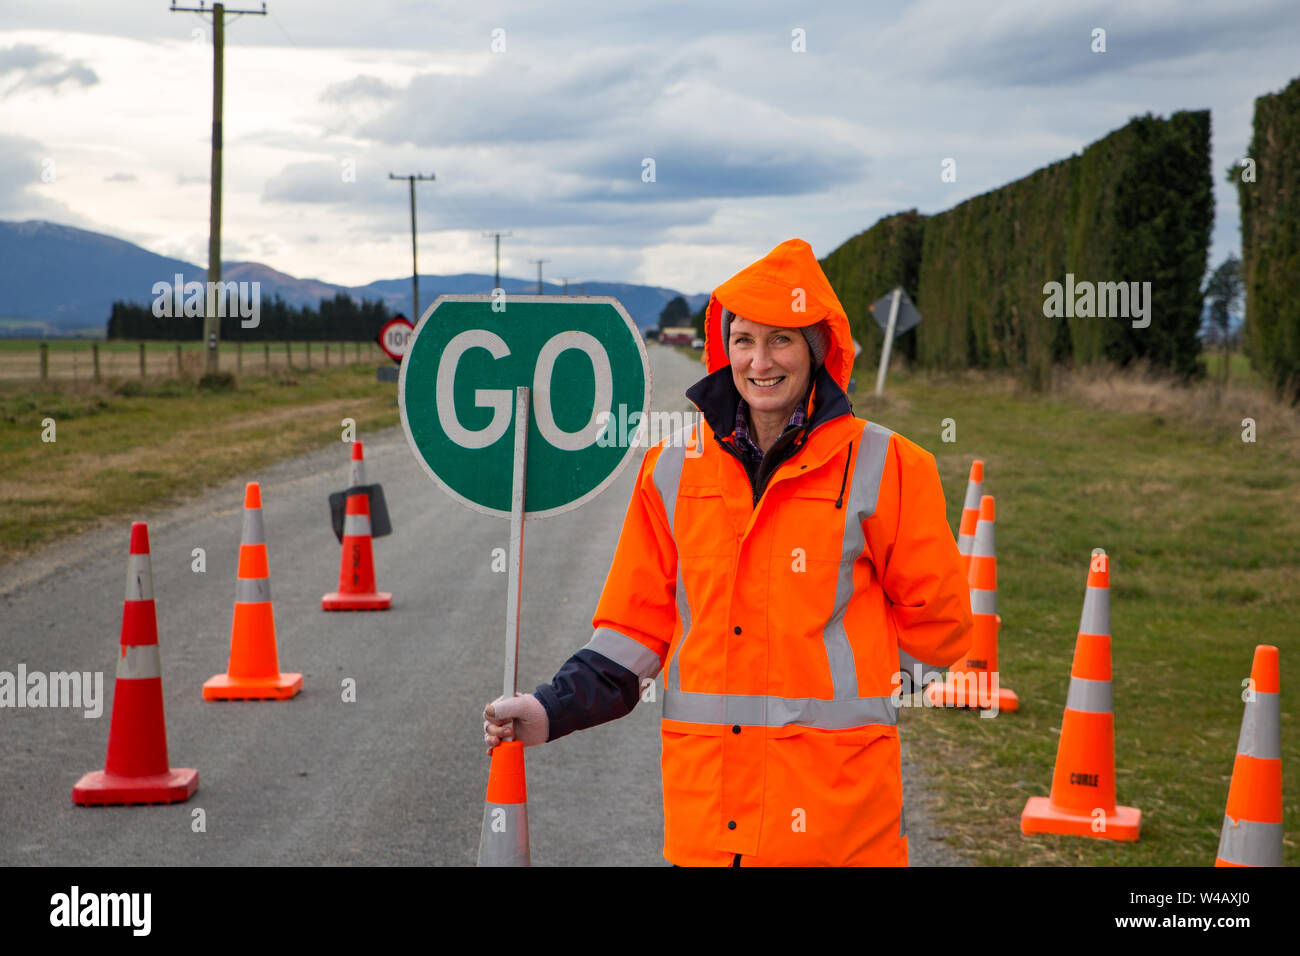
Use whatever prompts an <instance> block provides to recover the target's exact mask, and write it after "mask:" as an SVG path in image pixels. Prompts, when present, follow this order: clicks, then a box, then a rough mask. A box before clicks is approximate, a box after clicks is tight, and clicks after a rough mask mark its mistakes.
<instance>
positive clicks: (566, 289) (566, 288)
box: [560, 276, 569, 295]
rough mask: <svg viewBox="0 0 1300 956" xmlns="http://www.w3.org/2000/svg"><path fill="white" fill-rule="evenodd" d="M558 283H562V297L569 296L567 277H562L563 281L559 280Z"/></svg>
mask: <svg viewBox="0 0 1300 956" xmlns="http://www.w3.org/2000/svg"><path fill="white" fill-rule="evenodd" d="M560 281H561V282H563V283H564V292H563V294H564V295H568V294H569V277H568V276H565V277H564V278H563V279H561V280H560Z"/></svg>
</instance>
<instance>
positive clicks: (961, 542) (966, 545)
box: [957, 534, 975, 554]
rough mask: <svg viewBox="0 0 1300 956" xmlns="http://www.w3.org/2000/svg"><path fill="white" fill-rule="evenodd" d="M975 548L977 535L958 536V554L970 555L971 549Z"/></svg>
mask: <svg viewBox="0 0 1300 956" xmlns="http://www.w3.org/2000/svg"><path fill="white" fill-rule="evenodd" d="M973 547H975V535H973V534H959V535H957V553H958V554H970V552H971V548H973Z"/></svg>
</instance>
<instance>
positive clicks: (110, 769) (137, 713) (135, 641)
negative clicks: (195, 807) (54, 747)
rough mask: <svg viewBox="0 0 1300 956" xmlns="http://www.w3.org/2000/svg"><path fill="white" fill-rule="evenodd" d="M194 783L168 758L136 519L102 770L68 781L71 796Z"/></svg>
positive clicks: (143, 544) (81, 799)
mask: <svg viewBox="0 0 1300 956" xmlns="http://www.w3.org/2000/svg"><path fill="white" fill-rule="evenodd" d="M198 787H199V772H198V771H197V770H193V769H190V768H181V769H179V770H173V769H171V766H170V764H169V763H168V762H167V727H166V723H165V721H164V720H163V696H162V659H161V657H160V656H159V653H158V616H157V612H156V610H155V608H154V603H153V568H152V567H151V565H150V563H149V526H148V525H147V524H145V523H144V522H143V521H137V522H135V523H134V524H133V525H131V549H130V552H129V554H128V556H127V559H126V600H125V601H124V602H123V603H122V639H121V649H120V652H119V654H118V658H117V681H116V683H115V686H114V690H113V718H112V722H111V723H110V724H109V727H108V754H107V756H106V757H105V759H104V769H103V770H96V771H94V772H93V773H88V774H86V775H85V776H84V777H82V778H81V779H80V780H78V781H77V784H76V786H74V787H73V788H72V802H73V803H79V804H82V805H89V806H104V805H106V804H111V803H180V802H181V801H182V800H188V799H189V798H190V795H191V794H193V793H194V791H195V790H197V789H198Z"/></svg>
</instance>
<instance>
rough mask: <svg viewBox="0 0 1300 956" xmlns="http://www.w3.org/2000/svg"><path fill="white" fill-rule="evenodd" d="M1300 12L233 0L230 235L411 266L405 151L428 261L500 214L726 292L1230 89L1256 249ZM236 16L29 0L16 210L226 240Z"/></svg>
mask: <svg viewBox="0 0 1300 956" xmlns="http://www.w3.org/2000/svg"><path fill="white" fill-rule="evenodd" d="M184 5H186V6H196V5H197V3H195V2H186V3H185V4H184ZM231 6H232V7H241V8H256V7H259V6H260V0H259V2H258V3H241V2H238V0H237V2H235V3H233V4H232V5H231ZM1297 6H1298V4H1297V2H1296V0H1233V2H1230V3H1228V2H1223V0H1212V2H1202V0H1176V2H1175V0H1107V2H1101V0H1098V2H1089V0H1060V2H1051V3H1045V2H1043V0H1007V2H1000V3H979V2H974V0H916V2H911V3H905V2H898V3H867V2H863V0H857V2H844V3H838V2H837V3H816V4H810V3H808V2H806V0H805V2H800V3H793V2H791V3H771V2H762V0H710V2H707V3H706V2H701V0H689V2H658V3H645V4H642V3H633V2H622V3H612V2H610V0H599V2H597V0H548V2H546V3H493V2H490V0H478V2H475V3H473V4H469V3H464V2H458V3H436V2H429V0H418V2H417V0H409V2H406V0H365V2H347V3H345V2H341V0H270V2H269V3H268V14H269V15H268V16H265V17H261V16H245V17H242V18H239V19H233V18H229V17H228V25H227V29H226V61H225V70H226V73H225V147H226V148H225V187H224V205H225V215H224V226H223V231H224V242H223V256H224V258H225V259H227V260H236V259H245V260H255V261H260V262H264V263H266V264H268V265H270V266H272V267H274V268H277V269H280V270H283V271H285V272H288V273H291V274H293V275H296V276H300V277H304V278H319V279H324V280H327V281H331V282H338V283H344V284H361V283H365V282H369V281H371V280H374V279H381V278H393V277H399V276H403V275H409V274H410V219H409V208H408V192H407V185H406V183H405V182H401V183H397V182H391V181H390V180H389V179H388V174H389V172H390V171H391V172H396V173H399V174H406V173H410V172H424V173H433V174H435V175H436V176H437V179H436V181H435V182H432V183H425V184H421V185H418V186H417V192H418V201H419V226H420V229H419V241H420V271H421V272H423V273H455V272H489V273H490V272H491V271H492V241H491V240H490V239H485V238H483V237H482V235H481V233H482V232H483V231H485V230H506V231H511V232H513V236H512V237H511V238H508V239H504V240H503V241H502V271H503V272H504V273H505V274H507V275H515V276H531V275H535V274H536V267H535V266H533V265H531V264H530V262H529V260H531V259H537V258H545V259H549V260H550V261H549V262H547V263H546V264H545V273H546V278H547V279H548V280H551V279H558V278H560V277H564V276H568V277H571V278H575V279H583V280H597V279H601V280H624V281H633V282H644V283H648V284H656V285H665V286H672V287H675V288H678V289H680V290H682V291H685V292H701V291H707V290H709V289H711V288H712V287H713V286H715V285H717V284H718V283H720V282H721V281H722V280H724V279H725V278H726V277H727V276H729V275H731V274H732V273H733V272H735V271H736V270H737V269H738V268H740V267H742V266H744V265H746V264H747V263H749V262H750V261H752V260H753V259H755V258H757V257H758V256H761V255H762V254H763V253H765V252H766V251H767V250H768V249H769V248H771V247H772V246H773V245H775V244H777V243H778V242H780V241H781V240H783V239H787V238H790V237H792V236H801V237H803V238H805V239H807V240H808V241H809V242H811V243H812V245H813V249H814V250H815V251H816V253H817V254H818V255H819V256H822V255H825V254H826V253H828V252H830V251H831V250H832V249H834V248H835V247H836V246H837V245H839V244H840V243H841V242H843V241H844V240H845V239H847V238H849V237H850V236H852V235H854V234H855V233H858V232H860V231H862V230H863V229H866V228H868V227H869V226H870V225H872V224H873V223H874V222H875V221H876V220H877V219H879V218H880V217H881V216H882V215H887V214H890V213H893V212H896V211H898V210H902V209H909V208H912V207H916V208H918V209H920V210H921V211H922V212H927V213H930V212H939V211H942V210H944V209H948V208H950V207H952V206H953V205H955V204H956V203H958V202H960V201H962V200H964V199H967V198H969V197H971V196H974V195H978V194H979V193H982V192H986V191H987V190H989V189H993V188H996V187H997V186H1000V185H1002V184H1004V183H1007V182H1010V181H1012V180H1014V179H1018V178H1020V177H1022V176H1024V175H1026V174H1028V173H1030V172H1032V171H1033V170H1034V169H1037V168H1039V167H1041V166H1044V165H1046V164H1048V163H1050V162H1053V161H1055V160H1058V159H1062V158H1065V157H1067V156H1069V155H1070V154H1072V153H1077V152H1078V151H1080V150H1081V149H1082V148H1084V147H1085V146H1086V145H1087V144H1088V143H1090V142H1092V141H1094V140H1096V139H1098V138H1100V137H1102V136H1104V135H1105V134H1106V133H1108V132H1110V131H1111V130H1114V129H1116V128H1118V127H1120V126H1123V125H1124V124H1125V123H1126V122H1127V121H1128V120H1129V119H1130V118H1131V117H1132V116H1134V115H1138V114H1142V113H1146V112H1148V111H1149V112H1153V113H1155V114H1156V115H1159V116H1167V115H1169V114H1170V113H1171V112H1173V111H1176V110H1181V109H1205V108H1209V109H1210V110H1211V111H1212V114H1211V123H1212V137H1213V151H1214V156H1213V162H1214V168H1213V175H1214V180H1215V195H1216V200H1217V203H1216V218H1215V225H1214V234H1213V244H1212V247H1211V264H1212V265H1213V264H1217V262H1218V261H1219V260H1221V259H1222V258H1223V257H1224V256H1226V255H1227V254H1228V253H1229V252H1233V251H1236V252H1239V251H1240V238H1239V222H1238V212H1237V201H1236V194H1235V190H1234V189H1232V188H1230V187H1229V186H1227V185H1226V183H1225V182H1224V170H1225V168H1226V167H1227V166H1228V165H1229V163H1231V162H1233V161H1234V160H1236V159H1237V158H1239V157H1240V156H1242V155H1244V153H1245V150H1246V147H1247V145H1248V144H1249V140H1250V129H1251V118H1252V115H1253V108H1254V98H1255V97H1256V96H1259V95H1261V94H1264V93H1269V92H1276V91H1278V90H1280V89H1281V88H1282V87H1284V86H1285V85H1286V83H1287V82H1288V81H1289V80H1290V79H1291V78H1292V77H1293V76H1295V75H1297V74H1300V57H1297V55H1296V54H1297V50H1300V13H1298V11H1297ZM210 20H211V18H210V15H209V16H200V15H198V14H194V13H173V12H169V10H168V3H167V2H166V0H124V2H116V3H102V2H90V0H81V2H73V0H39V2H37V0H31V2H28V0H0V219H9V220H23V219H47V220H50V221H53V222H58V223H64V224H67V225H72V226H78V227H81V228H85V229H93V230H96V231H100V232H105V233H109V234H112V235H115V236H119V237H121V238H124V239H128V240H130V241H132V242H136V243H138V244H140V245H142V246H144V247H145V248H147V249H150V250H152V251H155V252H159V253H163V254H166V255H173V256H178V257H181V258H184V259H187V260H189V261H192V262H196V263H199V264H203V263H206V261H207V234H208V201H209V199H208V178H209V173H208V169H209V142H210V132H211V125H210V124H211V97H212V34H211V27H210ZM1097 28H1101V29H1104V30H1105V31H1106V32H1105V43H1106V50H1105V52H1104V53H1094V52H1092V49H1091V47H1092V45H1093V43H1094V40H1093V31H1094V30H1095V29H1097ZM494 44H495V45H496V47H497V51H494V50H493V46H494ZM800 45H802V46H803V47H804V49H803V50H802V51H800V50H798V49H797V48H798V47H799V46H800ZM502 47H504V48H503V49H502ZM949 157H950V158H952V159H954V160H955V161H956V171H957V181H956V182H944V181H942V179H941V177H940V174H941V171H942V170H941V167H942V163H943V161H944V160H945V159H946V158H949ZM646 160H653V161H654V166H653V171H654V181H653V182H645V181H643V175H644V174H645V172H646V171H647V169H648V166H647V163H646Z"/></svg>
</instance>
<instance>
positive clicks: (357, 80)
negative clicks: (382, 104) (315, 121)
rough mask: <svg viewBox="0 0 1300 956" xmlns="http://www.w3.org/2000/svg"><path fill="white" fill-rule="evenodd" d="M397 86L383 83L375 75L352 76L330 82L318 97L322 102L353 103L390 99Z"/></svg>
mask: <svg viewBox="0 0 1300 956" xmlns="http://www.w3.org/2000/svg"><path fill="white" fill-rule="evenodd" d="M397 93H398V88H397V87H396V86H393V85H392V84H391V83H385V82H384V81H383V80H381V79H380V78H379V77H377V76H366V75H360V76H354V77H353V78H352V79H350V80H343V81H341V82H339V83H331V84H330V85H329V86H327V87H325V90H324V92H322V93H321V95H320V98H321V102H322V103H353V102H356V101H358V100H362V101H366V100H391V99H392V98H393V97H394V96H396V95H397Z"/></svg>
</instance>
